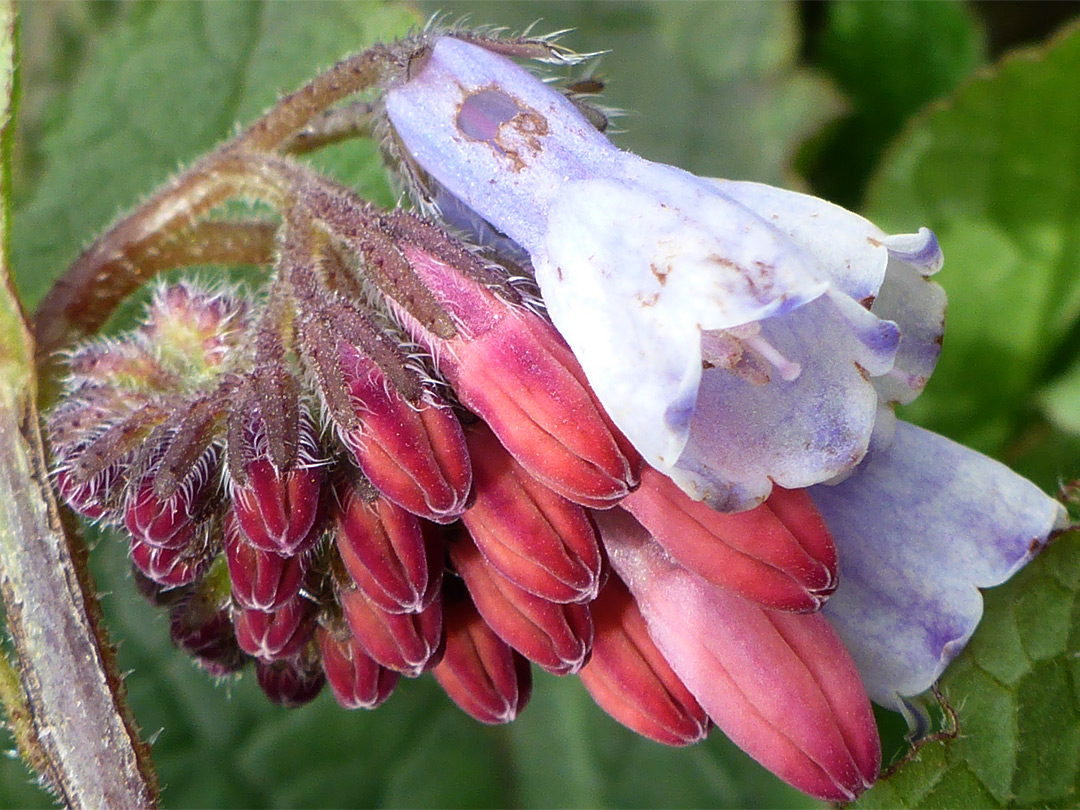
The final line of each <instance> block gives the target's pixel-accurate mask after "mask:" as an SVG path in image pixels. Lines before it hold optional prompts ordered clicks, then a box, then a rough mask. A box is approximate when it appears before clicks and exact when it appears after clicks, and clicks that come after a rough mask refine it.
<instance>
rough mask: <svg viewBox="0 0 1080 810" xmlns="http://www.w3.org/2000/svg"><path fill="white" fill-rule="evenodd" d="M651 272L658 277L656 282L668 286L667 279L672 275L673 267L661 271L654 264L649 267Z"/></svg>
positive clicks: (669, 266)
mask: <svg viewBox="0 0 1080 810" xmlns="http://www.w3.org/2000/svg"><path fill="white" fill-rule="evenodd" d="M649 270H650V271H651V272H652V274H653V275H654V276H656V280H657V281H659V282H660V284H661V285H664V284H667V277H668V276H669V275H670V274H671V265H668V266H667V267H665V268H663V269H661V268H659V267H657V266H656V264H655V263H654V264H650V265H649Z"/></svg>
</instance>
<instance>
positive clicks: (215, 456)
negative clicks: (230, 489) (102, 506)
mask: <svg viewBox="0 0 1080 810" xmlns="http://www.w3.org/2000/svg"><path fill="white" fill-rule="evenodd" d="M220 457H221V453H220V451H219V450H218V449H217V448H216V447H210V448H209V449H208V450H206V452H205V453H203V455H202V458H201V459H200V460H199V461H198V462H197V463H196V464H195V465H194V467H193V468H192V470H191V472H190V473H189V474H188V475H187V477H186V478H185V479H184V481H183V483H182V485H181V486H180V487H179V488H178V489H177V490H176V491H175V492H173V493H172V494H171V495H169V496H168V497H165V498H162V497H161V496H160V495H158V491H157V486H156V484H157V480H156V476H155V475H154V474H153V473H151V474H150V475H147V476H145V477H144V478H143V479H142V480H141V481H140V482H139V483H138V485H137V486H135V488H134V489H133V491H132V492H131V493H130V494H129V495H128V498H127V502H126V503H125V506H124V525H125V526H126V527H127V530H128V531H129V532H131V536H132V537H135V538H138V539H139V540H140V541H141V542H143V543H146V544H147V545H150V546H156V547H158V548H168V549H183V548H186V547H187V546H188V545H189V544H190V543H191V542H192V541H193V539H194V537H195V524H196V522H197V519H198V517H199V516H200V514H201V513H202V512H203V511H204V509H205V506H206V503H205V500H206V498H207V496H209V495H210V493H211V492H212V491H213V490H214V489H215V488H216V486H217V472H218V461H219V459H220Z"/></svg>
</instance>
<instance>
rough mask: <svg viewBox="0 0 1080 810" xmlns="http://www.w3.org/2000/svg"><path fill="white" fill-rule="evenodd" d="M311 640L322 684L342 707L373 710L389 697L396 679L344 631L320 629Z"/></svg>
mask: <svg viewBox="0 0 1080 810" xmlns="http://www.w3.org/2000/svg"><path fill="white" fill-rule="evenodd" d="M315 639H316V640H317V641H318V643H319V651H320V652H321V653H322V667H323V672H325V673H326V682H327V683H328V684H330V690H331V691H332V692H333V693H334V698H335V699H336V700H337V702H338V704H339V705H340V706H342V708H345V709H374V708H377V707H378V706H380V705H381V704H382V703H383V702H385V701H386V699H387V698H388V697H390V694H391V693H392V692H393V691H394V687H395V686H396V685H397V682H398V678H399V677H400V676H399V675H398V673H396V672H394V671H393V670H390V669H387V668H386V667H383V666H381V665H380V664H379V663H378V662H377V661H376V660H375V659H374V658H372V657H371V656H369V655H368V654H367V653H366V652H365V651H364V648H363V647H362V646H361V645H360V643H359V642H358V641H357V640H356V638H355V637H354V636H353V635H352V633H350V632H349V630H348V628H340V629H339V630H338V631H334V630H329V629H327V628H326V627H320V628H319V629H317V630H316V631H315Z"/></svg>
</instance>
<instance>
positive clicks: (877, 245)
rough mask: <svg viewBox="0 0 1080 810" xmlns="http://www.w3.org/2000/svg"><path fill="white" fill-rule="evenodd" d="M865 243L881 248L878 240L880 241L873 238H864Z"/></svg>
mask: <svg viewBox="0 0 1080 810" xmlns="http://www.w3.org/2000/svg"><path fill="white" fill-rule="evenodd" d="M866 241H867V242H869V243H870V244H871V245H873V246H874V247H881V245H882V242H881V240H880V239H875V238H874V237H872V236H868V237H866Z"/></svg>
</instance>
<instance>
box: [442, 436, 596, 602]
mask: <svg viewBox="0 0 1080 810" xmlns="http://www.w3.org/2000/svg"><path fill="white" fill-rule="evenodd" d="M467 440H468V443H469V455H470V456H471V457H472V459H473V475H474V487H475V490H476V500H475V502H474V503H473V505H472V506H471V507H470V508H469V511H467V512H466V513H465V514H464V515H463V516H462V520H463V521H464V523H465V525H466V527H468V529H469V534H470V535H472V538H473V540H474V541H475V542H476V545H477V547H478V548H479V549H480V552H481V553H482V554H483V555H484V559H485V560H487V561H488V563H489V564H490V565H491V566H492V567H493V568H495V569H496V570H497V571H498V572H499V573H500V574H502V575H503V576H504V577H506V578H507V579H509V580H510V581H511V582H513V583H514V584H516V585H518V586H519V587H521V588H524V589H525V590H527V591H529V593H532V594H535V595H536V596H539V597H541V598H543V599H548V600H550V601H552V602H588V601H590V600H592V599H593V598H594V597H595V596H596V592H597V590H598V589H599V583H600V568H601V558H600V544H599V541H598V540H597V538H596V530H595V529H594V528H593V525H592V522H591V521H590V520H589V516H588V514H587V513H586V512H585V510H584V509H583V508H582V507H580V506H578V505H577V504H574V503H571V502H570V501H568V500H566V498H564V497H562V496H561V495H558V494H556V493H555V492H552V491H551V490H550V489H548V487H546V486H545V485H543V484H541V483H540V482H539V481H537V480H536V479H535V478H533V477H532V476H531V475H529V473H528V472H526V471H525V469H524V468H523V467H522V466H521V465H520V464H518V463H517V462H516V461H514V459H513V457H512V456H511V455H510V454H509V453H508V452H507V451H506V450H505V448H503V446H502V445H501V444H500V443H499V440H498V439H497V438H496V437H495V434H494V433H492V432H491V430H490V429H488V427H487V426H486V425H484V424H483V423H478V424H476V425H473V426H471V427H470V428H469V430H468V433H467Z"/></svg>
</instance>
